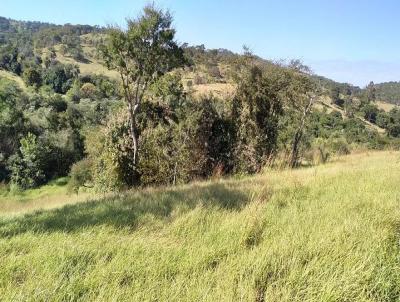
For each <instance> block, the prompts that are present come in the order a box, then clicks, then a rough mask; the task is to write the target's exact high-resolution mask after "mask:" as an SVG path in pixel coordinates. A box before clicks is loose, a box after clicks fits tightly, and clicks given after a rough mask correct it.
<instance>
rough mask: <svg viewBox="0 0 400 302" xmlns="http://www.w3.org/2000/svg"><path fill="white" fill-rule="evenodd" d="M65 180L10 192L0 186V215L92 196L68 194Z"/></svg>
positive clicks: (59, 204)
mask: <svg viewBox="0 0 400 302" xmlns="http://www.w3.org/2000/svg"><path fill="white" fill-rule="evenodd" d="M67 181H68V179H67V178H59V179H57V180H54V181H52V182H50V183H49V184H47V185H45V186H42V187H40V188H37V189H31V190H26V191H16V192H15V191H11V192H10V189H9V188H7V187H5V186H3V187H0V216H1V215H3V216H4V215H11V214H13V215H15V214H22V213H27V212H32V211H35V210H39V209H51V208H57V207H61V206H63V205H66V204H74V203H77V202H82V201H85V200H87V199H88V198H90V197H91V196H93V194H90V193H80V194H78V195H76V194H70V193H69V192H67V186H66V184H67Z"/></svg>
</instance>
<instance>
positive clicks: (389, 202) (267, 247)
mask: <svg viewBox="0 0 400 302" xmlns="http://www.w3.org/2000/svg"><path fill="white" fill-rule="evenodd" d="M399 160H400V154H399V153H396V152H381V153H370V154H357V155H352V156H348V157H343V158H340V159H338V160H336V161H334V162H332V163H329V164H327V165H324V166H318V167H314V168H307V169H299V170H295V171H281V172H278V171H267V172H266V173H265V174H264V175H260V176H256V177H245V178H242V179H237V180H234V179H230V180H220V181H218V180H216V181H210V182H203V183H194V184H191V185H187V186H182V187H178V188H171V189H148V190H145V191H138V192H130V193H126V194H122V195H117V196H113V197H107V198H104V199H103V200H98V201H93V202H88V203H80V204H76V205H68V206H66V207H63V208H60V209H55V210H50V211H40V212H36V213H31V214H28V215H25V216H18V217H14V218H3V220H2V221H1V222H0V238H1V239H0V261H1V262H0V263H1V265H0V297H3V300H5V301H21V300H22V301H24V300H29V301H41V300H42V301H43V300H46V301H76V300H81V301H398V300H399V296H400V257H399V255H400V250H399V248H400V247H399V230H400V207H399V203H400V192H399V181H400V169H399V168H400V162H399Z"/></svg>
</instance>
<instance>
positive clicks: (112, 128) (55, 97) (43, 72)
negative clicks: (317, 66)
mask: <svg viewBox="0 0 400 302" xmlns="http://www.w3.org/2000/svg"><path fill="white" fill-rule="evenodd" d="M1 21H2V19H0V26H2V27H4V28H6V27H7V26H8V27H7V33H12V32H13V27H12V25H11V24H9V23H7V22H3V23H4V24H2V23H1ZM3 21H4V20H3ZM6 21H7V20H6ZM29 24H30V23H29ZM29 24H28V25H29ZM28 25H27V26H28ZM29 26H30V27H29ZM29 26H28V31H29V32H31V33H32V32H33V33H34V35H33V39H32V38H28V39H27V40H24V41H25V44H26V45H28V46H27V47H24V45H25V44H24V43H22V42H21V40H18V39H14V38H13V37H14V36H13V35H7V39H8V40H7V43H5V44H4V45H3V46H1V47H0V68H1V69H4V70H7V71H9V72H12V73H14V74H16V75H19V76H21V78H22V79H23V80H24V82H25V83H26V86H28V89H26V90H22V89H21V88H20V87H19V86H18V85H17V84H16V83H15V82H13V81H11V80H8V79H5V78H0V182H3V181H6V182H9V183H11V184H12V185H13V187H16V188H21V189H27V188H32V187H36V186H39V185H41V184H44V183H46V182H47V181H49V180H51V179H52V178H55V177H59V176H65V175H68V174H70V176H71V177H70V186H71V189H73V190H75V191H78V190H79V188H80V187H82V186H90V187H95V188H96V189H98V190H103V191H104V190H106V191H108V190H118V189H124V188H129V187H133V186H148V185H170V184H177V183H186V182H188V181H191V180H195V179H202V178H208V177H211V176H213V175H218V176H219V175H228V174H249V173H257V172H259V171H260V170H261V169H262V168H263V167H264V166H266V165H278V164H279V165H285V166H289V167H296V166H298V165H299V164H301V163H302V162H303V161H304V160H305V159H306V160H308V161H311V160H313V156H314V155H313V154H314V153H313V152H314V151H313V150H317V153H318V154H319V156H320V158H322V159H323V160H326V159H327V158H328V155H329V153H341V154H343V153H347V152H349V148H350V147H349V143H348V142H352V143H356V144H360V145H364V146H367V147H369V148H379V147H381V146H383V145H385V144H387V143H388V141H387V140H386V139H385V138H383V137H382V136H381V135H379V134H378V133H377V132H376V131H373V130H371V129H369V128H367V127H366V126H365V123H363V122H362V121H361V120H360V119H359V118H358V116H357V115H363V117H364V118H365V119H367V120H369V121H371V122H373V123H376V124H377V125H379V126H380V127H382V128H385V129H388V133H389V135H391V136H399V133H400V127H399V126H398V125H400V111H397V110H393V111H392V112H390V113H388V114H386V113H383V112H381V111H375V107H374V101H373V99H372V98H373V97H374V95H373V92H374V90H373V89H372V88H373V87H372V86H371V89H372V90H370V91H369V90H367V92H368V93H365V94H364V96H365V97H362V93H363V92H362V91H361V90H360V89H357V88H356V87H353V86H350V85H337V87H336V86H335V85H336V84H335V83H334V82H332V81H330V80H327V79H324V78H318V77H316V76H314V75H312V74H311V73H310V71H309V70H308V68H306V66H303V65H302V64H301V63H300V62H299V61H293V62H291V63H290V64H288V65H283V64H273V63H271V62H268V61H265V60H263V59H261V58H259V57H257V56H254V55H253V54H252V53H251V52H250V51H248V50H247V49H245V53H244V54H243V55H237V54H234V53H232V52H230V51H227V50H224V49H219V50H206V49H205V47H204V46H195V47H190V46H188V45H179V44H178V43H177V42H176V40H175V30H174V28H173V27H172V18H171V15H170V14H169V13H168V12H164V11H162V10H159V9H157V8H155V7H154V6H147V7H146V8H145V9H144V11H143V14H142V15H140V16H139V17H138V18H136V19H131V20H128V24H127V26H126V28H115V27H114V28H110V29H109V30H108V32H107V36H106V38H105V39H104V38H103V37H102V38H101V39H100V38H99V39H97V40H96V41H98V42H96V43H98V44H99V47H98V51H99V54H98V55H99V57H101V58H102V60H103V62H104V64H105V65H106V66H107V67H108V68H109V69H112V70H115V71H117V73H118V74H119V76H120V79H119V81H115V80H111V79H109V78H107V77H106V76H99V75H81V74H80V72H79V68H77V66H75V65H71V64H62V63H60V62H58V61H57V57H56V56H55V52H54V50H52V47H53V46H54V45H56V44H62V45H64V46H65V47H64V48H65V49H64V50H63V49H61V50H63V51H64V52H65V54H68V55H72V56H74V53H75V52H77V53H79V52H80V51H81V39H80V35H82V34H85V33H87V32H96V33H97V32H99V31H100V29H97V28H92V27H85V26H77V27H76V28H75V27H73V26H70V25H66V26H62V27H58V26H50V25H47V24H41V23H38V24H36V23H33V24H31V25H29ZM15 33H16V32H14V34H15ZM37 37H40V39H39V40H40V41H39V40H37ZM96 45H97V44H96ZM34 47H39V49H40V47H48V49H47V52H43V53H42V52H41V51H40V50H38V49H36V50H34ZM44 53H47V55H45V56H43V54H44ZM40 54H42V56H40ZM79 56H80V55H79V54H78V55H77V57H76V58H75V59H76V60H80V59H82V58H79ZM199 65H201V66H203V67H205V68H206V71H207V73H208V75H209V76H211V77H212V78H215V79H216V80H217V81H218V80H219V79H220V78H221V77H222V75H221V72H220V66H222V65H224V66H229V68H227V70H228V71H229V72H227V73H226V74H224V76H227V77H228V78H229V80H230V81H234V84H235V87H236V92H235V94H234V95H233V96H232V97H231V98H228V99H218V98H215V97H213V96H208V95H205V96H202V97H200V98H199V97H195V96H194V95H193V94H191V92H190V91H187V90H185V89H184V86H183V84H182V78H181V75H182V73H184V72H185V71H187V70H195V69H196V68H197V66H199ZM321 83H322V84H321ZM326 89H328V91H331V98H332V100H333V102H334V103H335V104H336V105H337V106H339V107H343V108H345V109H346V110H345V111H346V112H347V113H348V116H347V117H343V116H342V115H341V114H340V113H338V112H333V113H328V112H327V111H318V110H315V106H314V104H315V102H316V100H317V99H318V97H319V96H320V95H321V94H324V93H326ZM358 99H360V100H361V101H360V102H358V103H357V102H356V101H355V100H358ZM356 103H357V105H356ZM353 114H355V116H353Z"/></svg>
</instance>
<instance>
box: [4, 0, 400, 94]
mask: <svg viewBox="0 0 400 302" xmlns="http://www.w3.org/2000/svg"><path fill="white" fill-rule="evenodd" d="M146 3H148V1H142V0H109V1H106V0H97V1H96V0H36V1H34V0H0V16H4V17H9V18H13V19H17V20H37V21H47V22H53V23H58V24H64V23H72V24H77V23H79V24H92V25H95V24H97V25H106V24H110V23H111V24H114V23H118V24H121V25H122V24H124V19H125V17H134V16H135V15H136V14H137V13H138V12H139V11H140V9H141V8H142V7H143V5H145V4H146ZM155 3H156V4H158V5H159V6H160V7H162V8H168V9H170V10H171V12H172V13H173V15H174V18H175V27H176V29H177V32H178V36H177V37H178V39H179V41H180V42H188V43H189V44H205V45H206V47H208V48H220V47H221V48H228V49H230V50H233V51H236V52H240V51H241V48H242V45H243V44H246V45H247V46H249V47H250V48H251V49H252V50H253V52H254V53H256V54H257V55H259V56H261V57H264V58H266V59H290V58H299V59H302V60H303V61H304V62H305V63H307V64H308V65H310V66H311V67H312V69H313V70H314V71H315V72H316V73H318V74H321V75H325V76H328V77H330V78H333V79H335V80H338V81H343V82H350V83H353V84H357V85H361V86H364V85H366V84H367V83H368V82H369V81H370V80H373V81H375V82H382V81H389V80H394V81H400V51H399V46H400V39H398V29H399V28H400V17H399V14H400V1H399V0H380V1H378V0H363V1H362V0H347V1H345V0H330V1H328V0H281V1H278V0H264V1H261V0H258V1H257V0H247V1H245V0H240V1H239V0H231V1H228V0H197V1H195V0H185V1H184V0H181V1H178V0H175V1H173V0H159V1H155Z"/></svg>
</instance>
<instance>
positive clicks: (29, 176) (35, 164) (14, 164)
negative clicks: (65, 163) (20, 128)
mask: <svg viewBox="0 0 400 302" xmlns="http://www.w3.org/2000/svg"><path fill="white" fill-rule="evenodd" d="M20 143H21V147H20V152H19V153H17V154H14V155H13V156H11V157H10V159H9V165H8V169H9V170H10V171H11V182H12V183H13V184H14V185H16V186H18V187H19V188H21V189H29V188H34V187H37V186H39V185H41V184H44V183H45V181H46V173H45V166H46V158H47V154H48V150H47V148H46V147H45V146H43V145H42V144H41V143H40V142H38V140H37V137H36V136H35V135H34V134H32V133H29V134H28V135H27V136H26V137H24V138H22V139H21V141H20Z"/></svg>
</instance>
